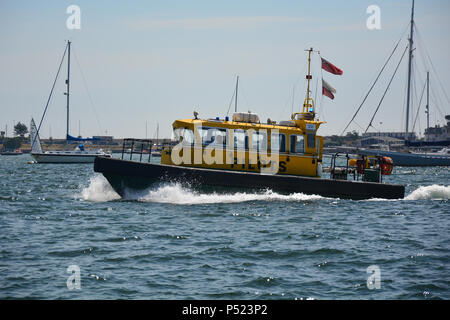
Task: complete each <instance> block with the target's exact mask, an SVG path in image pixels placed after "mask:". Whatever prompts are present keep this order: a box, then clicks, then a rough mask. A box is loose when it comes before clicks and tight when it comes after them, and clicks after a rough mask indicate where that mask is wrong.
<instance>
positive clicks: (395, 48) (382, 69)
mask: <svg viewBox="0 0 450 320" xmlns="http://www.w3.org/2000/svg"><path fill="white" fill-rule="evenodd" d="M402 38H403V34H402V37H401V38H400V39H399V40H398V42H397V44H396V45H395V47H394V49H393V50H392V52H391V54H390V55H389V58H388V59H387V60H386V62H385V63H384V65H383V67H382V68H381V70H380V72H379V73H378V76H377V77H376V79H375V81H374V82H373V84H372V86H371V87H370V89H369V92H367V94H366V96H365V97H364V99H363V101H362V102H361V104H360V105H359V107H358V109H357V110H356V112H355V114H354V115H353V117H352V119H351V120H350V121H349V122H348V124H347V126H346V127H345V128H344V130H342V132H341V136H342V135H343V134H344V132H345V130H347V128H348V126H349V125H350V124H351V123H352V121H353V120H355V118H356V115H357V114H358V112H359V110H361V107H362V106H363V105H364V102H366V99H367V97H368V96H369V94H370V92H371V91H372V89H373V87H374V86H375V84H376V83H377V81H378V79H379V78H380V76H381V73H382V72H383V71H384V68H385V67H386V65H387V64H388V62H389V60H391V58H392V55H393V54H394V52H395V51H396V50H397V47H398V45H399V44H400V41H401V40H402ZM366 131H367V130H366Z"/></svg>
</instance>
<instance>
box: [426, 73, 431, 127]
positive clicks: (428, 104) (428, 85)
mask: <svg viewBox="0 0 450 320" xmlns="http://www.w3.org/2000/svg"><path fill="white" fill-rule="evenodd" d="M426 109H427V111H426V113H427V131H428V130H430V71H427V108H426Z"/></svg>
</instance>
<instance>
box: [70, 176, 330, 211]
mask: <svg viewBox="0 0 450 320" xmlns="http://www.w3.org/2000/svg"><path fill="white" fill-rule="evenodd" d="M78 196H79V198H81V199H83V200H86V201H92V202H106V201H113V200H118V199H120V196H119V195H118V194H117V193H116V192H115V191H114V190H113V189H112V187H111V185H110V184H109V182H108V180H106V179H105V178H104V177H103V176H102V175H96V176H94V177H91V178H90V182H89V186H87V187H86V188H83V190H82V191H81V193H80V194H79V195H78ZM126 199H129V200H137V201H142V202H156V203H170V204H179V205H193V204H212V203H239V202H247V201H309V200H318V199H325V198H323V197H321V196H318V195H306V194H303V193H293V194H290V195H282V194H278V193H275V192H272V191H271V190H267V191H265V192H262V193H245V192H237V193H199V192H197V191H194V190H191V189H189V188H185V187H182V186H181V185H180V184H179V183H176V184H166V185H162V186H159V187H157V188H150V189H148V190H146V191H144V192H139V193H133V192H128V193H127V197H126Z"/></svg>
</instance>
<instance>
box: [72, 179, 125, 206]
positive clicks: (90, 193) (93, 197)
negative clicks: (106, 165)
mask: <svg viewBox="0 0 450 320" xmlns="http://www.w3.org/2000/svg"><path fill="white" fill-rule="evenodd" d="M78 197H79V198H80V199H83V200H86V201H92V202H106V201H112V200H118V199H120V196H119V195H118V194H117V192H115V191H114V189H113V188H112V187H111V185H110V184H109V182H108V180H106V178H105V177H103V176H102V175H95V176H93V177H91V178H90V179H89V186H87V187H85V188H83V190H81V193H80V194H79V195H78Z"/></svg>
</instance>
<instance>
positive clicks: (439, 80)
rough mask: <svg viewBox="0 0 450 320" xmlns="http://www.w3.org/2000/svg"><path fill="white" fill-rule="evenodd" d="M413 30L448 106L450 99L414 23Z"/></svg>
mask: <svg viewBox="0 0 450 320" xmlns="http://www.w3.org/2000/svg"><path fill="white" fill-rule="evenodd" d="M414 29H415V30H416V33H417V36H418V38H419V42H420V43H421V44H422V47H423V50H424V52H425V53H426V56H427V58H428V60H429V61H430V64H431V68H432V69H433V72H434V74H435V76H436V79H438V82H439V85H440V86H441V89H442V91H443V92H444V95H445V97H446V98H447V102H448V103H449V104H450V98H449V97H448V95H447V91H445V88H444V86H443V85H442V82H441V79H440V78H439V75H438V73H437V71H436V69H435V67H434V64H433V60H431V57H430V54H429V53H428V51H427V49H426V46H425V45H424V44H425V41H423V40H422V39H423V38H422V34H421V33H420V32H419V30H418V28H417V25H416V23H414Z"/></svg>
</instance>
